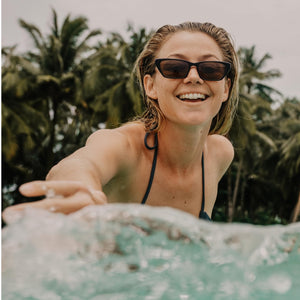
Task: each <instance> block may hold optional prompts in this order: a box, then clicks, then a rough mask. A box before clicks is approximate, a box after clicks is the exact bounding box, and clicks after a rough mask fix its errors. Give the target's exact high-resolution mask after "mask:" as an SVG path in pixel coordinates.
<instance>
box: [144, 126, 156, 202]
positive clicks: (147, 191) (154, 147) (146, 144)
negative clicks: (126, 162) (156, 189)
mask: <svg viewBox="0 0 300 300" xmlns="http://www.w3.org/2000/svg"><path fill="white" fill-rule="evenodd" d="M148 135H149V132H147V133H146V135H145V138H144V144H145V146H146V148H147V149H149V150H153V149H154V150H155V151H154V156H153V162H152V168H151V173H150V178H149V182H148V186H147V190H146V193H145V195H144V198H143V200H142V202H141V204H145V203H146V200H147V198H148V195H149V193H150V190H151V186H152V182H153V178H154V173H155V168H156V161H157V150H158V138H157V133H156V134H155V135H154V146H153V147H150V146H149V145H148V143H147V138H148Z"/></svg>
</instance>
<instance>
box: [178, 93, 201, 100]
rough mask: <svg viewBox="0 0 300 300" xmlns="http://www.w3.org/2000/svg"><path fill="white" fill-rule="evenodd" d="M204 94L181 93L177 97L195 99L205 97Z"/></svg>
mask: <svg viewBox="0 0 300 300" xmlns="http://www.w3.org/2000/svg"><path fill="white" fill-rule="evenodd" d="M205 98H206V97H205V95H203V94H196V93H191V94H183V95H180V96H179V99H181V100H183V99H190V100H196V99H205Z"/></svg>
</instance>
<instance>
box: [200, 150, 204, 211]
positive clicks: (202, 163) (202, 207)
mask: <svg viewBox="0 0 300 300" xmlns="http://www.w3.org/2000/svg"><path fill="white" fill-rule="evenodd" d="M201 165H202V204H201V211H200V214H201V213H202V212H204V207H205V178H204V153H202V158H201Z"/></svg>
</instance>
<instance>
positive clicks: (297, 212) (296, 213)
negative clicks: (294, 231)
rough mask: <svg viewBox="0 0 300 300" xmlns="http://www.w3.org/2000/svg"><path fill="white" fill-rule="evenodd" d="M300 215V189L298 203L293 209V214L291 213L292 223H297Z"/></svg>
mask: <svg viewBox="0 0 300 300" xmlns="http://www.w3.org/2000/svg"><path fill="white" fill-rule="evenodd" d="M299 215H300V190H299V193H298V201H297V203H296V205H295V207H294V209H293V211H292V214H291V218H290V221H291V223H295V222H296V221H297V219H298V216H299Z"/></svg>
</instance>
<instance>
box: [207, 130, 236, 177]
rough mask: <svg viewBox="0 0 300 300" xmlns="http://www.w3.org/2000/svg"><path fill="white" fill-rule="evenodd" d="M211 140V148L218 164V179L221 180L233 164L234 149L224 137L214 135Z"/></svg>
mask: <svg viewBox="0 0 300 300" xmlns="http://www.w3.org/2000/svg"><path fill="white" fill-rule="evenodd" d="M210 138H211V143H210V148H211V150H212V151H213V153H214V157H215V159H216V161H217V163H218V166H217V169H218V175H219V176H218V179H219V180H220V179H221V178H222V177H223V175H224V174H225V172H226V171H227V169H228V168H229V166H230V164H231V163H232V160H233V158H234V149H233V146H232V144H231V142H230V141H229V140H228V139H227V138H226V137H224V136H221V135H212V136H210Z"/></svg>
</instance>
